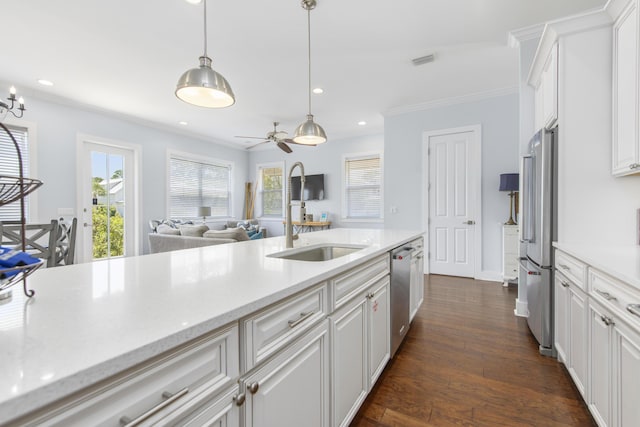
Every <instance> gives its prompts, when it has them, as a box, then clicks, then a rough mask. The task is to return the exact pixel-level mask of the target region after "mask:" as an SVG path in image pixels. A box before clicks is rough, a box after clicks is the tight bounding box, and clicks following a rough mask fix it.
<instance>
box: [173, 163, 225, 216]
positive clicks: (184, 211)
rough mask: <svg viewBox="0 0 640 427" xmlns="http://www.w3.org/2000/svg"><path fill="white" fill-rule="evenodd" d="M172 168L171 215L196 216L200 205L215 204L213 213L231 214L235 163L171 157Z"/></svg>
mask: <svg viewBox="0 0 640 427" xmlns="http://www.w3.org/2000/svg"><path fill="white" fill-rule="evenodd" d="M169 169H170V171H169V215H170V217H171V218H185V217H187V218H188V217H196V216H197V213H198V212H197V209H198V207H200V206H209V207H211V216H214V217H215V216H217V217H227V216H230V213H231V209H230V201H231V165H228V164H227V165H223V164H212V163H204V162H199V161H194V160H188V159H184V158H180V157H170V159H169Z"/></svg>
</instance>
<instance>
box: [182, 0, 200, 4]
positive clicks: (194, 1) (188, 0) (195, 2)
mask: <svg viewBox="0 0 640 427" xmlns="http://www.w3.org/2000/svg"><path fill="white" fill-rule="evenodd" d="M185 1H186V2H187V3H191V4H200V3H202V0H185Z"/></svg>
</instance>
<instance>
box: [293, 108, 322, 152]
mask: <svg viewBox="0 0 640 427" xmlns="http://www.w3.org/2000/svg"><path fill="white" fill-rule="evenodd" d="M293 141H294V142H295V143H296V144H301V145H318V144H322V143H324V142H326V141H327V134H326V133H325V132H324V129H322V126H320V125H319V124H317V123H315V122H314V121H313V115H311V114H309V115H307V120H306V121H305V122H304V123H302V124H301V125H300V126H298V127H297V128H296V131H295V132H294V134H293Z"/></svg>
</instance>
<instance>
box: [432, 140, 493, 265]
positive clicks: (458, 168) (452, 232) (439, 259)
mask: <svg viewBox="0 0 640 427" xmlns="http://www.w3.org/2000/svg"><path fill="white" fill-rule="evenodd" d="M425 137H426V138H425V144H426V146H427V148H428V150H425V151H426V152H427V162H426V164H427V169H428V174H425V177H428V182H427V183H426V185H425V187H426V188H427V193H428V196H427V200H428V202H427V204H428V209H425V212H428V215H429V217H428V220H427V221H426V222H427V223H428V230H429V235H428V238H429V256H428V259H429V270H428V271H429V273H431V274H444V275H450V276H462V277H475V275H476V262H479V259H480V257H479V253H477V252H478V249H477V247H478V245H477V243H479V240H478V239H479V227H480V217H479V215H480V206H479V204H480V129H479V127H473V128H464V129H458V130H456V129H453V130H443V131H439V132H432V133H430V134H427V135H425ZM476 230H478V231H476ZM476 240H478V241H476Z"/></svg>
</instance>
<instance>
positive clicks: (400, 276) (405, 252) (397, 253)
mask: <svg viewBox="0 0 640 427" xmlns="http://www.w3.org/2000/svg"><path fill="white" fill-rule="evenodd" d="M412 252H413V248H412V247H411V246H408V245H405V246H400V247H398V248H396V249H394V250H393V251H391V357H393V356H394V355H395V354H396V351H397V350H398V347H400V344H401V343H402V340H403V339H404V337H405V335H407V332H408V331H409V295H410V290H411V254H412Z"/></svg>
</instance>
